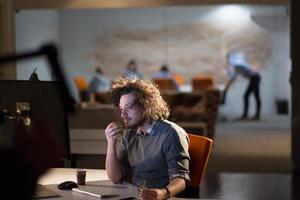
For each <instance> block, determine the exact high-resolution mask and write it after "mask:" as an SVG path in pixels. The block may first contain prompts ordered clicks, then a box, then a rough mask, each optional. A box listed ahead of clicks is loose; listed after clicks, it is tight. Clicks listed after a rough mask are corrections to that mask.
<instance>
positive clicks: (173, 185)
mask: <svg viewBox="0 0 300 200" xmlns="http://www.w3.org/2000/svg"><path fill="white" fill-rule="evenodd" d="M185 187H186V182H185V180H184V179H182V178H175V179H173V180H172V181H171V182H170V183H169V185H168V186H167V188H168V190H169V191H170V197H173V196H175V195H176V194H178V193H180V192H182V191H183V190H184V189H185Z"/></svg>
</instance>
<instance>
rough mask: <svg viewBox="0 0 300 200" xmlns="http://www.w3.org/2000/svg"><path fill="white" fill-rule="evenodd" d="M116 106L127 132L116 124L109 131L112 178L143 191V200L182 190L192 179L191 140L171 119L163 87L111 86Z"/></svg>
mask: <svg viewBox="0 0 300 200" xmlns="http://www.w3.org/2000/svg"><path fill="white" fill-rule="evenodd" d="M111 101H112V104H113V105H114V106H117V107H119V109H120V113H121V118H122V119H123V122H124V126H125V128H126V130H124V128H123V127H121V126H120V125H118V123H116V122H112V123H110V124H109V125H108V126H107V128H106V130H105V135H106V139H107V143H108V146H107V154H106V155H107V157H106V164H105V166H106V170H107V176H108V178H109V179H110V180H111V181H112V182H113V183H119V182H121V181H128V182H131V183H132V184H134V185H137V186H140V187H142V188H141V193H140V196H141V199H158V200H162V199H167V198H169V197H171V196H175V195H176V194H178V193H180V192H181V191H183V190H184V189H185V188H186V185H187V184H188V182H189V180H190V178H189V162H190V156H189V153H188V147H189V139H188V135H187V133H186V132H185V131H184V130H183V129H182V128H181V127H179V126H178V125H177V124H175V123H173V122H170V121H168V120H166V119H167V118H168V116H169V109H168V106H167V104H166V102H165V101H164V100H163V98H162V96H161V95H160V92H159V90H158V88H157V87H155V85H153V84H152V83H151V82H150V81H145V80H138V79H125V78H122V77H120V78H117V79H116V80H114V81H113V82H112V87H111ZM119 139H120V140H119Z"/></svg>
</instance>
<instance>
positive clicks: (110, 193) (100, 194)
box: [72, 184, 138, 200]
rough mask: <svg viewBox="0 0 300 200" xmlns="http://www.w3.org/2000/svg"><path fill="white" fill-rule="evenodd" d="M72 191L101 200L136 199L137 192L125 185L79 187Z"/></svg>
mask: <svg viewBox="0 0 300 200" xmlns="http://www.w3.org/2000/svg"><path fill="white" fill-rule="evenodd" d="M72 191H74V192H78V193H81V194H84V195H89V196H93V197H97V198H101V199H128V200H129V198H130V199H137V198H136V197H137V196H138V191H137V188H136V187H132V186H131V187H130V186H125V185H107V184H103V185H92V184H90V185H80V186H79V187H78V188H73V189H72Z"/></svg>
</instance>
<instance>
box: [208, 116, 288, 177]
mask: <svg viewBox="0 0 300 200" xmlns="http://www.w3.org/2000/svg"><path fill="white" fill-rule="evenodd" d="M290 124H291V123H290V117H289V116H288V115H274V116H265V117H264V118H262V119H261V120H259V121H251V120H249V121H238V120H234V119H231V120H228V121H219V122H218V123H217V127H216V135H215V138H214V142H215V143H214V147H213V151H212V155H211V159H210V161H209V165H208V171H211V172H266V173H268V172H273V173H290V172H291V159H290V155H291V133H290V130H291V128H290Z"/></svg>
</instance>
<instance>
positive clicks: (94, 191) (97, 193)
mask: <svg viewBox="0 0 300 200" xmlns="http://www.w3.org/2000/svg"><path fill="white" fill-rule="evenodd" d="M72 190H73V191H75V192H79V193H82V194H86V195H90V196H94V197H98V198H113V197H118V196H119V195H118V194H116V193H108V192H103V189H101V188H100V187H95V186H80V187H78V188H73V189H72Z"/></svg>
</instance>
